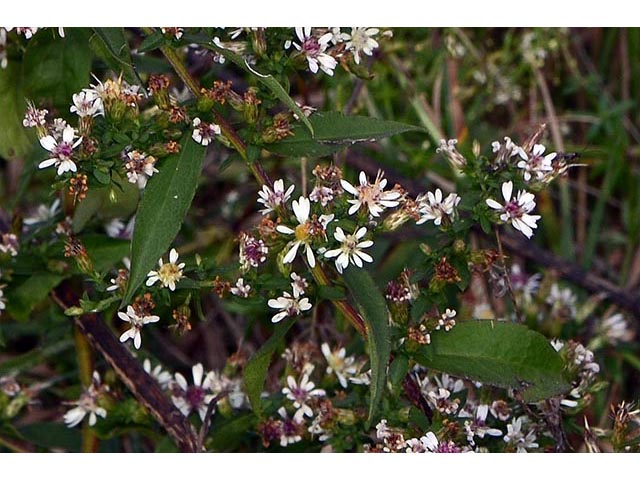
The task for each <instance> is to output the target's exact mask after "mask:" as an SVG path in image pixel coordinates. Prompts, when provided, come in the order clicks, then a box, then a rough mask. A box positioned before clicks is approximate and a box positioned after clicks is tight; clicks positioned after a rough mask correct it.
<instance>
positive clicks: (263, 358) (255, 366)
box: [243, 320, 295, 416]
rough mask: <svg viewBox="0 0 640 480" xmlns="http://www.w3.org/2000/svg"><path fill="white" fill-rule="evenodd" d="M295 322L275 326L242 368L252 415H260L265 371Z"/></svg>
mask: <svg viewBox="0 0 640 480" xmlns="http://www.w3.org/2000/svg"><path fill="white" fill-rule="evenodd" d="M294 323H295V322H293V321H291V320H283V321H282V322H280V323H279V324H277V325H276V327H275V329H274V331H273V334H272V335H271V337H269V340H267V341H266V342H265V343H264V344H263V345H262V346H261V347H260V348H259V349H258V350H257V351H256V352H255V353H254V354H253V355H252V356H251V358H250V359H249V361H248V362H247V364H246V365H245V367H244V372H243V378H244V387H245V391H246V392H247V397H249V403H250V404H251V408H252V409H253V411H254V413H255V414H256V415H258V416H260V415H261V414H262V403H261V402H260V397H261V395H262V389H263V388H264V382H265V379H266V378H267V371H268V370H269V365H270V364H271V357H272V355H273V352H275V350H276V348H278V346H279V345H280V343H281V342H282V340H283V339H284V337H285V335H286V334H287V332H288V331H289V329H290V328H291V327H292V326H293V324H294Z"/></svg>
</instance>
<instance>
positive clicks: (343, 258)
mask: <svg viewBox="0 0 640 480" xmlns="http://www.w3.org/2000/svg"><path fill="white" fill-rule="evenodd" d="M366 234H367V229H366V227H360V228H359V229H357V230H356V231H355V232H354V233H353V234H352V235H345V233H344V231H343V230H342V228H340V227H338V228H336V231H335V232H334V233H333V236H334V237H335V239H336V240H337V241H339V242H340V243H341V245H340V248H336V249H333V250H328V251H326V252H325V253H324V256H325V257H326V258H334V257H337V258H336V260H335V262H336V269H337V270H338V272H339V273H342V271H343V270H344V269H345V268H347V267H348V266H349V262H351V264H353V265H355V266H357V267H358V268H362V266H363V265H364V264H363V263H362V262H363V260H364V261H365V262H369V263H371V262H373V258H372V257H371V255H369V254H368V253H365V252H363V251H362V250H363V249H364V248H369V247H371V246H372V245H373V241H371V240H365V241H363V242H361V241H360V239H361V238H363V237H364V236H365V235H366Z"/></svg>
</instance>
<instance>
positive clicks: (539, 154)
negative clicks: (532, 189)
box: [517, 144, 558, 182]
mask: <svg viewBox="0 0 640 480" xmlns="http://www.w3.org/2000/svg"><path fill="white" fill-rule="evenodd" d="M544 151H545V146H544V145H540V144H536V145H534V146H533V150H532V151H531V155H529V157H528V158H527V159H526V160H520V161H519V162H518V165H517V166H518V168H521V169H523V170H524V181H525V182H528V181H530V180H531V178H532V177H535V179H536V180H542V179H544V177H545V176H546V175H547V174H548V172H552V171H553V166H552V165H551V162H552V161H553V160H554V159H555V158H556V157H557V156H558V154H557V153H555V152H553V153H549V154H547V155H544Z"/></svg>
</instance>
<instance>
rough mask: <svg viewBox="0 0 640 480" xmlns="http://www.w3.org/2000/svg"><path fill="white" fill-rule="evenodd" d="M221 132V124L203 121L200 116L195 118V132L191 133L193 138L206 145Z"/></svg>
mask: <svg viewBox="0 0 640 480" xmlns="http://www.w3.org/2000/svg"><path fill="white" fill-rule="evenodd" d="M221 132H222V130H220V126H219V125H216V124H215V123H207V122H203V121H202V120H200V118H198V117H196V118H194V119H193V133H192V134H191V138H193V139H194V140H195V141H196V142H198V143H199V144H200V145H204V146H205V147H206V146H207V145H209V144H210V143H211V142H212V141H213V139H214V137H215V136H216V135H220V133H221Z"/></svg>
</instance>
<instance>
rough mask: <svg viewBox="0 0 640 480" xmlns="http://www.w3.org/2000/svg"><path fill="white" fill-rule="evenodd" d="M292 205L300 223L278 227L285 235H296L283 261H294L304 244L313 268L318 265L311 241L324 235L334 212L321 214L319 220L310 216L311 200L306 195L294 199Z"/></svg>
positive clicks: (308, 260)
mask: <svg viewBox="0 0 640 480" xmlns="http://www.w3.org/2000/svg"><path fill="white" fill-rule="evenodd" d="M291 205H292V207H293V213H294V215H295V217H296V220H298V225H297V226H296V227H295V229H293V228H291V227H287V226H286V225H278V226H277V227H276V230H277V231H278V232H280V233H284V234H285V235H294V236H295V238H296V239H295V240H293V241H292V242H289V244H288V245H287V247H288V248H289V250H288V251H287V253H286V254H285V256H284V258H283V259H282V263H291V262H293V260H294V259H295V258H296V254H297V253H298V249H299V248H300V247H301V246H304V248H305V254H306V256H307V262H309V266H310V267H311V268H313V267H315V266H316V258H315V256H314V254H313V249H312V248H311V241H312V240H313V237H315V236H319V235H324V232H325V229H326V227H327V225H328V224H329V222H330V221H331V220H333V214H332V215H321V216H320V218H319V219H318V220H315V217H313V218H310V213H311V202H310V201H309V199H308V198H306V197H300V198H299V199H298V200H297V201H296V200H294V201H293V202H291Z"/></svg>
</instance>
